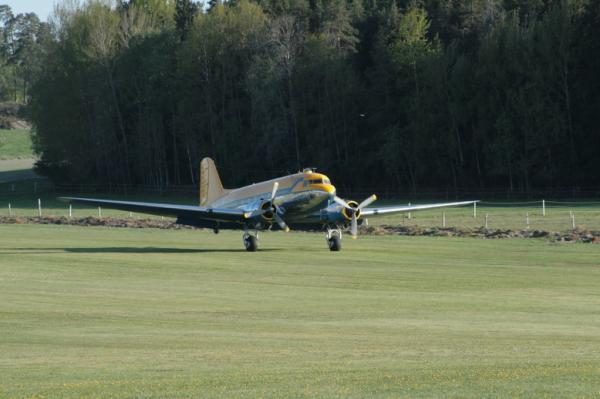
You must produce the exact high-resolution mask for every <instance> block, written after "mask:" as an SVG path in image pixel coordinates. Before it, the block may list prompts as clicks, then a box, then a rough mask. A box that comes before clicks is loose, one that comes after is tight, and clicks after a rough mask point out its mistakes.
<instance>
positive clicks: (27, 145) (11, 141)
mask: <svg viewBox="0 0 600 399" xmlns="http://www.w3.org/2000/svg"><path fill="white" fill-rule="evenodd" d="M33 157H34V155H33V151H32V149H31V136H30V134H29V130H25V129H15V130H2V129H0V160H5V159H18V158H33Z"/></svg>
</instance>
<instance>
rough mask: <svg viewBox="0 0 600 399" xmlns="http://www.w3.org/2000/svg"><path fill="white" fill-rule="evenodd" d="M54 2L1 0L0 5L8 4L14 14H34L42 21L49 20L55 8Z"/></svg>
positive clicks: (53, 0) (49, 0) (42, 0)
mask: <svg viewBox="0 0 600 399" xmlns="http://www.w3.org/2000/svg"><path fill="white" fill-rule="evenodd" d="M54 2H55V0H0V4H8V5H9V6H10V8H12V10H13V13H15V14H20V13H26V12H34V13H36V14H37V16H38V17H39V18H40V19H41V20H42V21H46V20H47V19H48V16H49V15H50V12H52V10H53V8H54Z"/></svg>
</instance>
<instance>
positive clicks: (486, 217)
mask: <svg viewBox="0 0 600 399" xmlns="http://www.w3.org/2000/svg"><path fill="white" fill-rule="evenodd" d="M489 216H490V215H489V214H488V213H486V214H485V228H486V229H487V228H488V218H489Z"/></svg>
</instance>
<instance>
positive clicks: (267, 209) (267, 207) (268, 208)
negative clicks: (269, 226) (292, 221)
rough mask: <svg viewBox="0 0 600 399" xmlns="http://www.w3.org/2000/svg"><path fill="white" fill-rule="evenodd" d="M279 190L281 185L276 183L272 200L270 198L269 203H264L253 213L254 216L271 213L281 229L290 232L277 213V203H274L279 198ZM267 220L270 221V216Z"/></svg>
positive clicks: (272, 192)
mask: <svg viewBox="0 0 600 399" xmlns="http://www.w3.org/2000/svg"><path fill="white" fill-rule="evenodd" d="M278 189H279V183H278V182H275V183H274V184H273V190H272V191H271V198H269V200H268V201H267V202H264V203H263V204H262V205H261V207H260V208H259V209H257V210H256V211H254V212H252V216H258V215H265V214H268V213H270V214H271V215H272V218H273V219H275V222H276V223H277V224H278V225H279V227H281V229H282V230H284V231H286V232H288V231H290V228H289V227H288V225H287V224H286V223H285V222H284V220H283V219H282V218H281V216H279V214H278V213H277V207H276V206H275V203H274V200H275V197H276V196H277V190H278ZM266 218H269V219H270V218H271V216H268V217H266Z"/></svg>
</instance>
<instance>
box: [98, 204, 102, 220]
mask: <svg viewBox="0 0 600 399" xmlns="http://www.w3.org/2000/svg"><path fill="white" fill-rule="evenodd" d="M98 217H99V218H100V219H102V207H98Z"/></svg>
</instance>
